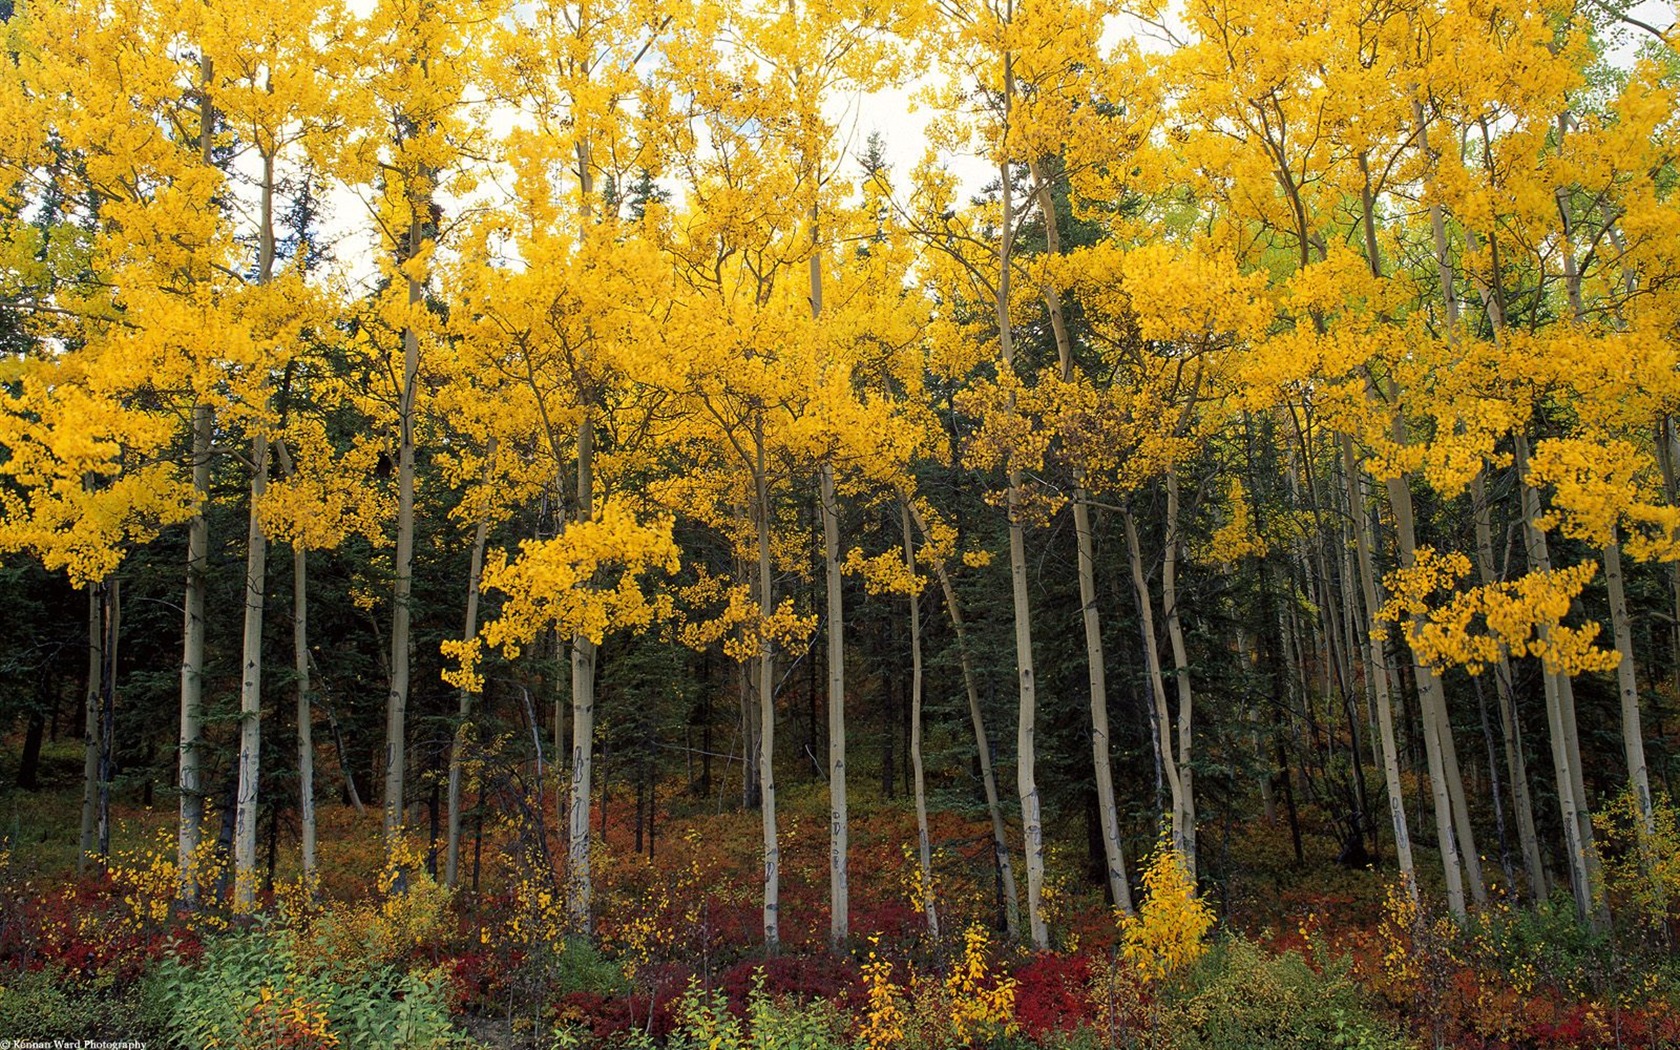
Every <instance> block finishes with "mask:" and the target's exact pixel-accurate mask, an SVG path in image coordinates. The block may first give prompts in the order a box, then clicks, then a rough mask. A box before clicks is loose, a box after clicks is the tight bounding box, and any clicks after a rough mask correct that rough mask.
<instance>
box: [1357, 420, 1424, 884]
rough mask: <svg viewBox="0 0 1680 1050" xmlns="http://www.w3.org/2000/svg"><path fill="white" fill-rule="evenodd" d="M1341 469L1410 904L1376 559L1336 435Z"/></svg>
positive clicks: (1368, 666) (1369, 673)
mask: <svg viewBox="0 0 1680 1050" xmlns="http://www.w3.org/2000/svg"><path fill="white" fill-rule="evenodd" d="M1341 443H1342V468H1343V475H1344V476H1345V478H1346V480H1347V490H1348V493H1347V495H1348V506H1349V507H1350V508H1351V511H1352V514H1353V517H1354V532H1353V535H1354V548H1355V550H1356V552H1357V554H1358V559H1359V586H1360V591H1361V593H1362V594H1363V596H1364V603H1365V641H1366V656H1365V677H1366V680H1367V681H1368V682H1369V683H1370V686H1371V694H1372V696H1373V697H1374V698H1375V704H1376V708H1377V728H1378V735H1379V737H1380V738H1381V741H1382V767H1383V786H1384V787H1385V788H1386V789H1387V793H1388V817H1389V823H1390V825H1391V826H1392V828H1393V830H1394V855H1395V858H1396V860H1397V862H1398V863H1399V865H1400V878H1401V881H1402V882H1404V883H1405V885H1406V892H1407V893H1408V894H1409V895H1410V896H1411V898H1412V900H1413V901H1416V900H1417V899H1418V886H1417V867H1416V865H1415V864H1414V862H1413V860H1412V836H1411V831H1410V829H1409V827H1408V826H1407V822H1406V797H1405V791H1404V789H1403V788H1402V787H1401V784H1400V752H1399V748H1398V747H1397V746H1396V745H1395V740H1394V710H1393V707H1392V705H1391V703H1390V694H1389V691H1388V660H1387V659H1386V658H1385V656H1384V655H1383V643H1382V641H1381V639H1379V638H1377V637H1376V636H1375V633H1374V632H1373V630H1372V625H1373V617H1374V616H1375V613H1376V610H1378V609H1380V608H1382V602H1383V599H1382V594H1381V592H1380V591H1379V590H1378V587H1377V573H1376V568H1375V564H1374V562H1375V559H1374V557H1373V555H1372V551H1371V548H1372V546H1373V544H1372V541H1371V519H1370V516H1369V515H1368V514H1367V513H1366V512H1365V499H1364V495H1363V493H1362V492H1361V491H1360V485H1359V478H1360V474H1359V470H1358V464H1357V463H1356V462H1355V460H1354V456H1353V439H1352V438H1351V437H1349V436H1348V435H1347V434H1343V435H1342V437H1341Z"/></svg>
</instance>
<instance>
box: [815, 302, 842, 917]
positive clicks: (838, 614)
mask: <svg viewBox="0 0 1680 1050" xmlns="http://www.w3.org/2000/svg"><path fill="white" fill-rule="evenodd" d="M814 280H815V278H813V281H814ZM816 287H821V286H820V284H819V285H816ZM822 527H823V567H824V569H825V571H826V575H827V581H828V588H827V589H828V893H829V897H828V901H829V923H828V938H829V941H830V943H831V944H833V945H834V946H835V947H836V948H838V947H840V946H841V945H843V944H845V942H846V936H847V934H848V933H849V931H850V926H851V923H850V917H849V916H850V912H849V907H848V901H849V899H850V889H849V885H848V880H847V868H846V853H847V846H846V837H847V836H846V831H847V827H846V823H847V819H846V626H845V617H846V612H845V607H844V603H843V602H842V600H841V592H840V509H839V507H838V506H837V505H836V504H835V499H834V465H833V464H832V463H827V462H825V463H823V465H822Z"/></svg>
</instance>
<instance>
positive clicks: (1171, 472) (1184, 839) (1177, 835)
mask: <svg viewBox="0 0 1680 1050" xmlns="http://www.w3.org/2000/svg"><path fill="white" fill-rule="evenodd" d="M1177 566H1178V469H1177V467H1176V466H1169V467H1168V468H1167V537H1166V545H1165V549H1164V550H1163V551H1162V555H1161V604H1162V606H1163V607H1164V608H1165V610H1166V614H1167V638H1168V639H1169V640H1170V641H1171V642H1172V652H1173V677H1174V678H1175V679H1176V681H1177V682H1178V788H1179V796H1178V809H1177V810H1176V811H1174V813H1173V838H1174V839H1175V840H1176V845H1177V847H1178V851H1179V852H1180V853H1182V854H1183V855H1184V864H1185V867H1186V868H1188V869H1189V871H1190V876H1191V878H1195V875H1196V794H1195V791H1194V786H1193V783H1192V776H1193V772H1194V771H1193V770H1192V769H1191V767H1190V754H1191V751H1190V745H1191V736H1190V727H1191V712H1192V706H1191V705H1192V702H1193V697H1192V695H1191V691H1190V657H1189V654H1188V652H1187V651H1186V649H1185V646H1184V627H1183V624H1182V621H1181V620H1180V619H1179V615H1178V573H1177Z"/></svg>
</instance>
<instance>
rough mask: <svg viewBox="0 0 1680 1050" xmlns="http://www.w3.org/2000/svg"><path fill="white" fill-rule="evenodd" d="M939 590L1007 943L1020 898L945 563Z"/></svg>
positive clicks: (938, 568) (963, 625)
mask: <svg viewBox="0 0 1680 1050" xmlns="http://www.w3.org/2000/svg"><path fill="white" fill-rule="evenodd" d="M905 505H906V506H907V507H909V508H910V514H911V517H912V519H913V520H914V521H915V522H916V528H917V531H919V532H920V533H921V534H922V536H923V537H924V538H925V537H926V536H927V535H928V526H927V522H926V521H925V520H923V519H922V516H921V513H920V512H919V511H917V510H916V508H915V506H914V504H910V503H908V502H906V504H905ZM933 571H934V574H935V575H936V576H937V577H938V578H939V588H940V591H941V593H943V594H944V596H945V611H946V613H947V614H948V615H949V616H950V618H951V630H952V631H953V633H955V634H956V636H957V658H958V661H959V663H961V665H962V676H963V691H964V692H965V693H966V694H967V697H968V721H969V725H970V726H971V727H972V728H973V730H974V746H975V750H976V753H977V756H978V759H979V762H980V782H981V786H982V788H983V789H984V790H985V793H986V812H987V815H988V816H990V818H991V823H992V855H993V858H994V861H995V865H996V868H997V875H998V885H999V887H1000V888H1001V891H1002V896H1003V926H1004V934H1005V936H1007V937H1008V938H1009V939H1010V940H1012V941H1013V940H1017V939H1019V937H1020V926H1021V913H1020V904H1019V900H1020V894H1019V893H1018V892H1017V891H1016V889H1015V865H1014V861H1013V860H1012V858H1011V855H1010V851H1009V838H1008V835H1007V833H1006V830H1005V827H1004V822H1003V803H1002V801H1001V796H1000V793H999V791H998V784H997V773H996V771H995V769H994V767H993V766H992V743H991V737H990V736H988V735H987V733H986V719H985V714H984V712H983V711H982V710H981V707H980V684H979V680H978V678H977V677H976V676H975V673H974V657H973V653H972V652H971V650H970V647H969V644H968V624H967V622H966V621H965V620H964V619H963V614H962V605H961V604H960V603H959V602H958V601H957V589H956V586H955V585H954V584H953V583H952V581H951V574H950V571H949V570H947V569H946V567H945V565H944V563H942V562H940V563H936V564H935V565H934V570H933Z"/></svg>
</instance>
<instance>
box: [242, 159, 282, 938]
mask: <svg viewBox="0 0 1680 1050" xmlns="http://www.w3.org/2000/svg"><path fill="white" fill-rule="evenodd" d="M274 189H275V187H274V155H273V153H272V152H269V153H265V154H264V155H263V158H262V189H261V202H260V205H259V207H260V209H261V212H260V217H259V219H258V229H257V283H258V284H267V283H268V282H269V280H270V279H271V278H272V277H273V275H274ZM258 388H259V390H260V391H261V394H260V400H261V401H262V405H261V408H262V409H264V410H265V411H266V409H267V408H268V405H267V401H268V382H267V380H266V379H260V380H259V381H258ZM263 425H264V424H263V422H262V421H261V420H258V421H257V422H256V424H255V427H254V428H255V429H257V430H258V431H259V433H257V434H256V435H255V436H254V437H252V439H251V508H250V521H249V522H248V524H247V527H246V530H245V631H244V637H243V639H242V644H241V654H242V655H241V663H242V665H243V673H242V674H241V676H240V684H239V782H238V790H237V794H236V796H235V798H236V802H235V806H236V807H237V808H236V811H235V813H234V818H233V828H234V833H233V886H234V907H235V908H238V909H240V910H246V909H249V908H250V907H251V906H252V904H253V903H254V902H255V900H256V891H257V804H258V801H259V799H258V793H259V790H260V779H259V774H260V768H259V767H260V763H261V757H262V670H263V656H262V641H263V611H264V601H265V597H264V596H265V594H266V592H267V590H268V537H267V536H266V535H264V533H263V527H262V521H261V519H260V518H259V517H258V513H259V510H260V508H261V506H262V501H263V496H264V493H266V492H267V491H268V456H269V437H268V435H267V434H264V433H260V430H261V428H262V427H263Z"/></svg>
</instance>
